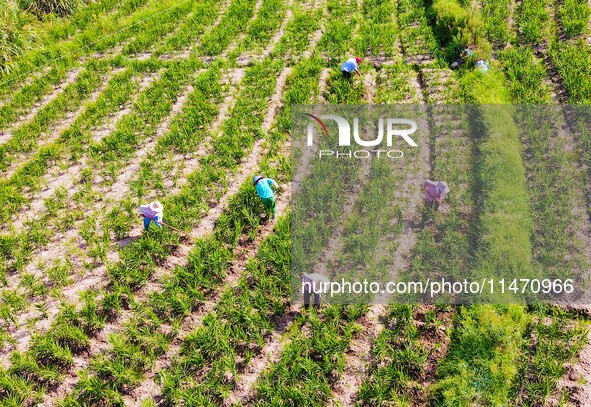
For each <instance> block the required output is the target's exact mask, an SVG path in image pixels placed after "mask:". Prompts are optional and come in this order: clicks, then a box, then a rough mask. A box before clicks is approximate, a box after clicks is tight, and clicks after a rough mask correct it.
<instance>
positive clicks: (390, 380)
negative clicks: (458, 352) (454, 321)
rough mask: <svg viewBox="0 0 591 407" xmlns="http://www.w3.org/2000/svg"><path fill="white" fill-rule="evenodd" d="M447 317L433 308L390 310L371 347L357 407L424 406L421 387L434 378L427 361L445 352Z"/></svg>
mask: <svg viewBox="0 0 591 407" xmlns="http://www.w3.org/2000/svg"><path fill="white" fill-rule="evenodd" d="M449 314H450V312H449V310H447V309H445V308H439V307H433V306H413V305H393V306H390V309H389V310H388V313H387V314H386V315H384V318H383V323H384V325H385V327H384V329H383V331H382V332H380V335H379V336H378V338H377V339H376V340H375V341H374V343H373V347H372V351H371V362H370V365H369V370H368V374H367V378H366V379H365V380H364V382H363V383H362V384H361V386H360V388H359V404H360V405H363V406H382V405H397V406H412V405H418V404H426V402H427V401H428V396H429V389H428V388H426V386H425V385H426V384H428V383H429V382H430V381H432V380H433V375H434V371H433V366H432V364H431V365H430V364H429V361H430V360H433V359H434V358H437V355H439V354H441V352H442V351H444V350H445V346H446V345H447V342H448V340H447V337H448V336H449V331H450V329H449V327H448V326H446V324H447V323H448V322H449V321H448V319H449ZM428 368H431V370H430V371H428V370H427V369H428Z"/></svg>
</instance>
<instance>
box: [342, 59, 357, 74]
mask: <svg viewBox="0 0 591 407" xmlns="http://www.w3.org/2000/svg"><path fill="white" fill-rule="evenodd" d="M360 63H361V58H359V57H357V58H349V59H347V60H346V61H345V62H344V63H343V65H341V72H342V73H343V75H344V76H345V78H347V79H350V78H351V72H355V73H356V74H357V75H359V71H358V69H359V64H360Z"/></svg>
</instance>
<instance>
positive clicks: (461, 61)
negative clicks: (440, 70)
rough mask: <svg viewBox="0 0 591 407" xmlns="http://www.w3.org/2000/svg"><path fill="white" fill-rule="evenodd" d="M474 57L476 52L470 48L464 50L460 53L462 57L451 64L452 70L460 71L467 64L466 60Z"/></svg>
mask: <svg viewBox="0 0 591 407" xmlns="http://www.w3.org/2000/svg"><path fill="white" fill-rule="evenodd" d="M473 55H474V52H473V51H472V50H471V49H470V47H468V48H464V49H463V50H462V52H460V56H459V58H458V59H456V60H455V61H454V62H453V63H452V64H451V69H459V68H460V66H462V65H463V64H464V62H466V60H467V59H468V58H470V57H472V56H473Z"/></svg>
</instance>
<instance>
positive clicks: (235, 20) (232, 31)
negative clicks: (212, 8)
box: [199, 0, 255, 55]
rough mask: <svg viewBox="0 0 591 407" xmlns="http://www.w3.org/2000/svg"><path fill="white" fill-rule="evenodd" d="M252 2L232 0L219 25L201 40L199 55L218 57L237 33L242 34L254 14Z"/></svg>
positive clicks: (249, 0) (253, 2) (250, 0)
mask: <svg viewBox="0 0 591 407" xmlns="http://www.w3.org/2000/svg"><path fill="white" fill-rule="evenodd" d="M254 6H255V1H254V0H233V1H232V3H231V4H230V7H229V8H228V10H227V11H226V13H225V14H224V16H223V17H222V19H221V21H220V24H219V25H218V26H216V27H215V28H214V29H213V30H212V31H211V32H209V33H207V34H205V35H204V36H203V38H202V40H201V45H200V47H199V53H200V54H203V55H219V54H220V53H221V52H222V51H223V50H224V49H226V47H227V46H228V45H229V44H230V41H232V40H233V39H234V38H235V37H236V36H237V35H238V34H239V33H241V32H243V31H244V30H245V29H246V28H247V26H248V22H249V21H250V19H251V18H252V16H253V13H254Z"/></svg>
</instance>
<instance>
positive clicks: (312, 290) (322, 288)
mask: <svg viewBox="0 0 591 407" xmlns="http://www.w3.org/2000/svg"><path fill="white" fill-rule="evenodd" d="M300 280H301V282H302V291H303V292H304V307H305V308H308V307H310V297H311V296H312V294H314V302H313V303H312V305H313V306H314V307H318V306H320V294H322V293H324V292H326V288H327V286H328V283H329V282H330V280H329V279H328V278H327V277H326V276H324V275H322V274H320V273H302V274H301V275H300Z"/></svg>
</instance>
